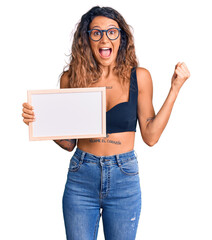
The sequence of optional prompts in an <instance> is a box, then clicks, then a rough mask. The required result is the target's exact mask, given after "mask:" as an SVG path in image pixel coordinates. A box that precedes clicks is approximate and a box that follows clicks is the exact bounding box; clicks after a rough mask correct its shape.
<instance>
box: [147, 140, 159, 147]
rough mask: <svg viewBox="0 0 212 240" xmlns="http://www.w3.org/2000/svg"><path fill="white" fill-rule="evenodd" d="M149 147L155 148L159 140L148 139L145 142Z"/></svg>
mask: <svg viewBox="0 0 212 240" xmlns="http://www.w3.org/2000/svg"><path fill="white" fill-rule="evenodd" d="M144 142H145V143H146V144H147V145H148V146H149V147H153V146H154V145H155V144H156V143H157V142H158V139H157V140H156V139H148V140H145V141H144Z"/></svg>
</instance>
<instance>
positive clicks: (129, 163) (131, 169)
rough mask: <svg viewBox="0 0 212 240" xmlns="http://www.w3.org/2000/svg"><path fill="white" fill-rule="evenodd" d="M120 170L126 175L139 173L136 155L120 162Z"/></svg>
mask: <svg viewBox="0 0 212 240" xmlns="http://www.w3.org/2000/svg"><path fill="white" fill-rule="evenodd" d="M119 167H120V169H121V171H122V172H123V173H124V174H126V175H137V174H139V167H138V160H137V158H136V157H132V158H129V159H127V160H126V161H124V162H122V163H121V164H120V166H119Z"/></svg>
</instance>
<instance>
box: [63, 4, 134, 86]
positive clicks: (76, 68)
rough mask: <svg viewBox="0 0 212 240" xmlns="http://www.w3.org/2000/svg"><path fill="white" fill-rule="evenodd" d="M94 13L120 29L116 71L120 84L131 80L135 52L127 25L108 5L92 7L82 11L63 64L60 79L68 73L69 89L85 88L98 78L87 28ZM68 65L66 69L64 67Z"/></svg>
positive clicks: (114, 69) (97, 69) (99, 73)
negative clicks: (66, 60)
mask: <svg viewBox="0 0 212 240" xmlns="http://www.w3.org/2000/svg"><path fill="white" fill-rule="evenodd" d="M97 16H104V17H107V18H110V19H113V20H115V21H116V22H117V23H118V25H119V27H120V28H121V41H120V47H119V50H118V54H117V58H116V66H115V67H114V68H113V71H114V73H115V74H117V75H118V77H119V78H120V79H121V80H122V83H126V82H127V81H130V73H131V69H132V68H134V67H137V66H138V61H137V58H136V55H135V46H134V38H133V35H132V33H131V30H130V26H129V25H128V24H127V23H126V21H125V20H124V18H123V17H122V16H121V14H120V13H119V12H117V11H116V10H114V9H113V8H110V7H99V6H96V7H93V8H91V9H90V10H89V11H88V12H87V13H85V14H84V15H83V16H82V18H81V20H80V22H79V23H78V25H77V29H76V31H75V33H74V39H73V43H72V50H71V54H70V55H69V56H70V61H69V62H70V63H69V64H68V65H66V66H65V67H64V69H63V72H62V73H61V75H60V79H61V77H62V76H63V74H64V73H66V72H67V74H68V78H69V84H70V87H71V88H77V87H88V86H90V85H91V84H93V83H95V82H97V81H98V79H99V78H100V77H101V75H102V70H101V68H100V67H99V66H98V63H97V62H96V60H95V58H94V56H93V54H92V50H91V47H90V42H89V36H88V32H87V31H88V30H89V25H90V23H91V22H92V20H93V19H94V18H95V17H97ZM67 67H68V70H66V71H65V69H66V68H67Z"/></svg>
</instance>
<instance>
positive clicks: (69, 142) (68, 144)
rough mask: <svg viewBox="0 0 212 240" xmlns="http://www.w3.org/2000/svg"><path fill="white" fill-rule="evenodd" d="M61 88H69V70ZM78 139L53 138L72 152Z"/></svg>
mask: <svg viewBox="0 0 212 240" xmlns="http://www.w3.org/2000/svg"><path fill="white" fill-rule="evenodd" d="M60 88H69V78H68V72H65V73H64V74H63V75H62V76H61V79H60ZM76 140H77V139H61V140H53V141H54V142H55V143H57V144H58V145H59V146H60V147H61V148H63V149H65V150H67V151H69V152H71V151H73V149H74V147H75V146H76Z"/></svg>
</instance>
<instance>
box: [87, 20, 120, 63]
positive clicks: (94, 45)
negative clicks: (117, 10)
mask: <svg viewBox="0 0 212 240" xmlns="http://www.w3.org/2000/svg"><path fill="white" fill-rule="evenodd" d="M113 27H116V28H119V25H118V23H117V22H116V21H114V20H113V19H110V18H107V17H103V16H97V17H95V18H94V19H93V21H92V22H91V23H90V26H89V30H91V29H94V28H95V29H100V30H107V29H109V28H113ZM120 39H121V35H120V34H119V37H118V38H117V39H115V40H110V39H109V38H108V37H107V35H106V32H103V36H102V38H101V39H100V40H99V41H93V40H91V39H90V38H89V41H90V46H91V50H92V52H93V56H94V57H95V59H96V61H97V62H98V64H99V65H102V66H104V67H107V66H110V65H115V62H116V57H117V53H118V50H119V46H120Z"/></svg>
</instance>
